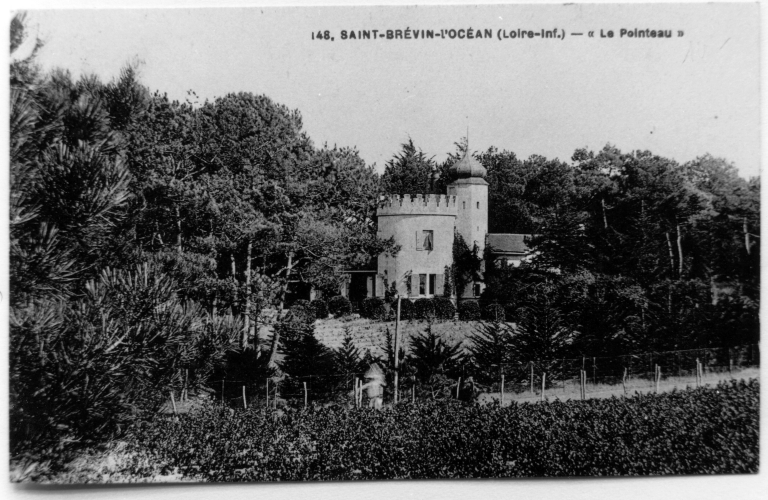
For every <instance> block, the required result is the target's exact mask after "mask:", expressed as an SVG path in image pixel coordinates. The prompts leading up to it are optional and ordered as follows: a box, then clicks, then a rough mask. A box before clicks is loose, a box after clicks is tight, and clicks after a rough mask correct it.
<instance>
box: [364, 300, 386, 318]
mask: <svg viewBox="0 0 768 500" xmlns="http://www.w3.org/2000/svg"><path fill="white" fill-rule="evenodd" d="M360 316H362V317H363V318H369V319H374V320H378V321H383V320H385V319H386V318H387V309H386V308H385V307H384V301H383V300H381V299H380V298H378V297H368V298H367V299H365V300H363V301H362V303H361V304H360Z"/></svg>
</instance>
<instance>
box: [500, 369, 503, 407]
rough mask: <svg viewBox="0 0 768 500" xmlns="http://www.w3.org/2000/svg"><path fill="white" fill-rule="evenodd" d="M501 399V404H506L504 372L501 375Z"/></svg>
mask: <svg viewBox="0 0 768 500" xmlns="http://www.w3.org/2000/svg"><path fill="white" fill-rule="evenodd" d="M499 400H500V401H501V406H504V374H502V375H501V392H499Z"/></svg>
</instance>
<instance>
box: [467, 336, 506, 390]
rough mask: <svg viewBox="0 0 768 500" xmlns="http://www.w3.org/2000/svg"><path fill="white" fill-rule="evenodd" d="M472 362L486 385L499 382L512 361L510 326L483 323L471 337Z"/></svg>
mask: <svg viewBox="0 0 768 500" xmlns="http://www.w3.org/2000/svg"><path fill="white" fill-rule="evenodd" d="M470 340H471V341H472V346H471V347H470V348H469V351H470V352H471V353H472V361H473V362H474V364H475V366H476V367H477V369H478V375H480V377H481V378H482V379H483V380H481V381H482V382H484V383H487V382H497V381H498V380H499V379H500V378H501V375H502V374H503V373H504V365H506V364H508V363H510V361H511V359H512V349H511V343H512V334H511V331H510V328H509V326H507V325H506V324H504V323H500V322H493V323H481V324H480V326H479V327H478V329H477V331H476V332H475V333H474V334H473V335H472V336H471V337H470Z"/></svg>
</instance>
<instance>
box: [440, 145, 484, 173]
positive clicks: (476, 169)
mask: <svg viewBox="0 0 768 500" xmlns="http://www.w3.org/2000/svg"><path fill="white" fill-rule="evenodd" d="M448 172H449V173H450V175H451V178H453V179H454V180H456V179H470V178H478V179H485V176H486V175H487V174H488V171H487V170H485V167H484V166H483V165H482V164H481V163H480V162H479V161H477V160H476V159H474V158H473V157H472V155H471V154H470V153H469V148H467V151H466V153H464V157H463V158H462V159H461V160H459V161H457V162H456V163H454V164H453V165H452V166H451V168H449V169H448Z"/></svg>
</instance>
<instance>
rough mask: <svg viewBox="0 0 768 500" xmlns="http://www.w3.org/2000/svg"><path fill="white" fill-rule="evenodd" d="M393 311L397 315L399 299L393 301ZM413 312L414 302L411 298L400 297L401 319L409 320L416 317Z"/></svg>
mask: <svg viewBox="0 0 768 500" xmlns="http://www.w3.org/2000/svg"><path fill="white" fill-rule="evenodd" d="M392 312H393V314H395V315H397V300H395V301H394V302H392ZM413 312H414V306H413V302H411V301H410V299H407V298H402V299H400V319H401V320H408V321H410V320H412V319H414V316H413Z"/></svg>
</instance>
